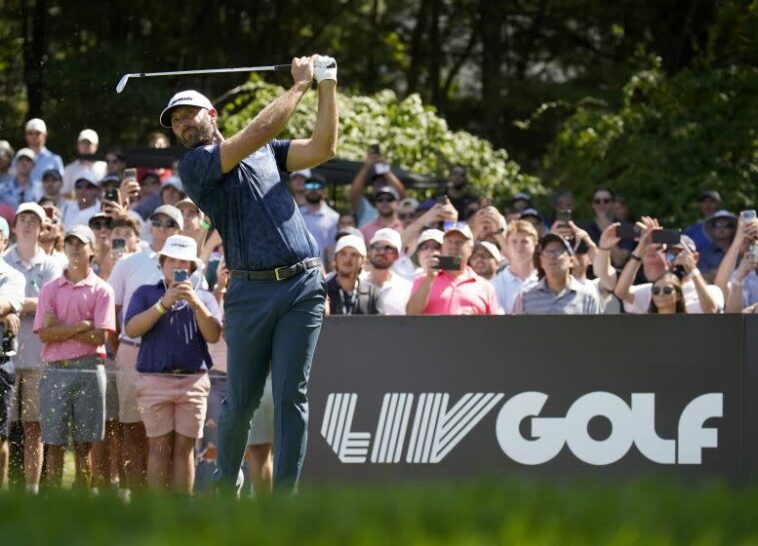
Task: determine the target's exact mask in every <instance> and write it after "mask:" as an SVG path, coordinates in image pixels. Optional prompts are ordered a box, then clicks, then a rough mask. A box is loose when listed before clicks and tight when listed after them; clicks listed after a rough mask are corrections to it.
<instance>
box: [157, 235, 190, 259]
mask: <svg viewBox="0 0 758 546" xmlns="http://www.w3.org/2000/svg"><path fill="white" fill-rule="evenodd" d="M158 254H160V255H161V256H166V257H167V258H174V259H177V260H187V261H188V262H195V263H196V264H197V262H198V259H197V243H196V242H195V240H194V239H193V238H192V237H187V236H186V235H172V236H171V237H169V238H168V239H166V242H165V243H163V248H162V249H161V251H160V252H159V253H158Z"/></svg>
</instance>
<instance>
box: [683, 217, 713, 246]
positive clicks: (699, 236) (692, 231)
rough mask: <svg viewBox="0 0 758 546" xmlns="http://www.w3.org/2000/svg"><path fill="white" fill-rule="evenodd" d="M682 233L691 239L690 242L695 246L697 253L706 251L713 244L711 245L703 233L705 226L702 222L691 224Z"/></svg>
mask: <svg viewBox="0 0 758 546" xmlns="http://www.w3.org/2000/svg"><path fill="white" fill-rule="evenodd" d="M682 233H683V234H684V235H686V236H687V237H689V238H690V239H692V241H693V242H694V243H695V246H696V247H697V251H698V252H703V251H705V250H707V249H710V248H713V243H711V240H710V239H709V238H708V235H707V234H706V233H705V226H704V224H703V222H698V223H697V224H692V225H691V226H690V227H688V228H686V229H685V230H684V231H683V232H682Z"/></svg>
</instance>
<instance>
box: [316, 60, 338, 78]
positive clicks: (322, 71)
mask: <svg viewBox="0 0 758 546" xmlns="http://www.w3.org/2000/svg"><path fill="white" fill-rule="evenodd" d="M313 75H314V77H315V78H316V83H317V84H319V83H321V82H322V81H324V80H334V81H335V82H336V81H337V61H336V60H334V57H327V56H325V55H317V56H316V59H315V60H314V61H313Z"/></svg>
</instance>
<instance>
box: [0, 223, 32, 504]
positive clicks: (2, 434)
mask: <svg viewBox="0 0 758 546" xmlns="http://www.w3.org/2000/svg"><path fill="white" fill-rule="evenodd" d="M9 236H10V228H9V227H8V222H6V221H5V219H4V218H0V254H1V253H2V252H3V251H4V250H5V246H6V244H7V243H8V237H9ZM25 284H26V279H24V276H23V275H22V274H21V273H19V272H18V271H16V270H15V269H13V268H12V267H10V266H9V265H8V264H7V263H6V262H5V261H3V260H0V322H2V337H3V339H6V338H7V337H8V335H7V334H10V335H12V336H16V339H18V337H17V336H18V334H19V318H18V317H19V315H20V314H21V308H22V305H23V301H24V285H25ZM13 356H14V355H11V354H8V353H6V352H5V351H4V350H0V492H2V491H4V490H6V489H7V488H8V457H9V451H8V433H9V431H10V424H11V415H10V413H11V407H12V402H13V391H14V388H13V387H14V383H15V378H16V376H15V370H14V367H13V361H12V360H11V359H12V357H13Z"/></svg>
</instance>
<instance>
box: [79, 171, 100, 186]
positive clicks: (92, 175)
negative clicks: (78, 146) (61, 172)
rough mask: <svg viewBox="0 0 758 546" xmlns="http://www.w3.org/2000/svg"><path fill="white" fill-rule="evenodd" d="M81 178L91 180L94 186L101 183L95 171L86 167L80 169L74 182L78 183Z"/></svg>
mask: <svg viewBox="0 0 758 546" xmlns="http://www.w3.org/2000/svg"><path fill="white" fill-rule="evenodd" d="M79 180H86V181H87V182H89V183H90V184H92V185H93V186H98V185H99V184H98V179H97V177H96V176H95V173H93V172H92V171H90V170H89V169H84V170H81V171H79V172H78V173H77V175H76V176H75V177H74V184H75V185H76V183H77V182H78V181H79Z"/></svg>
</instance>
